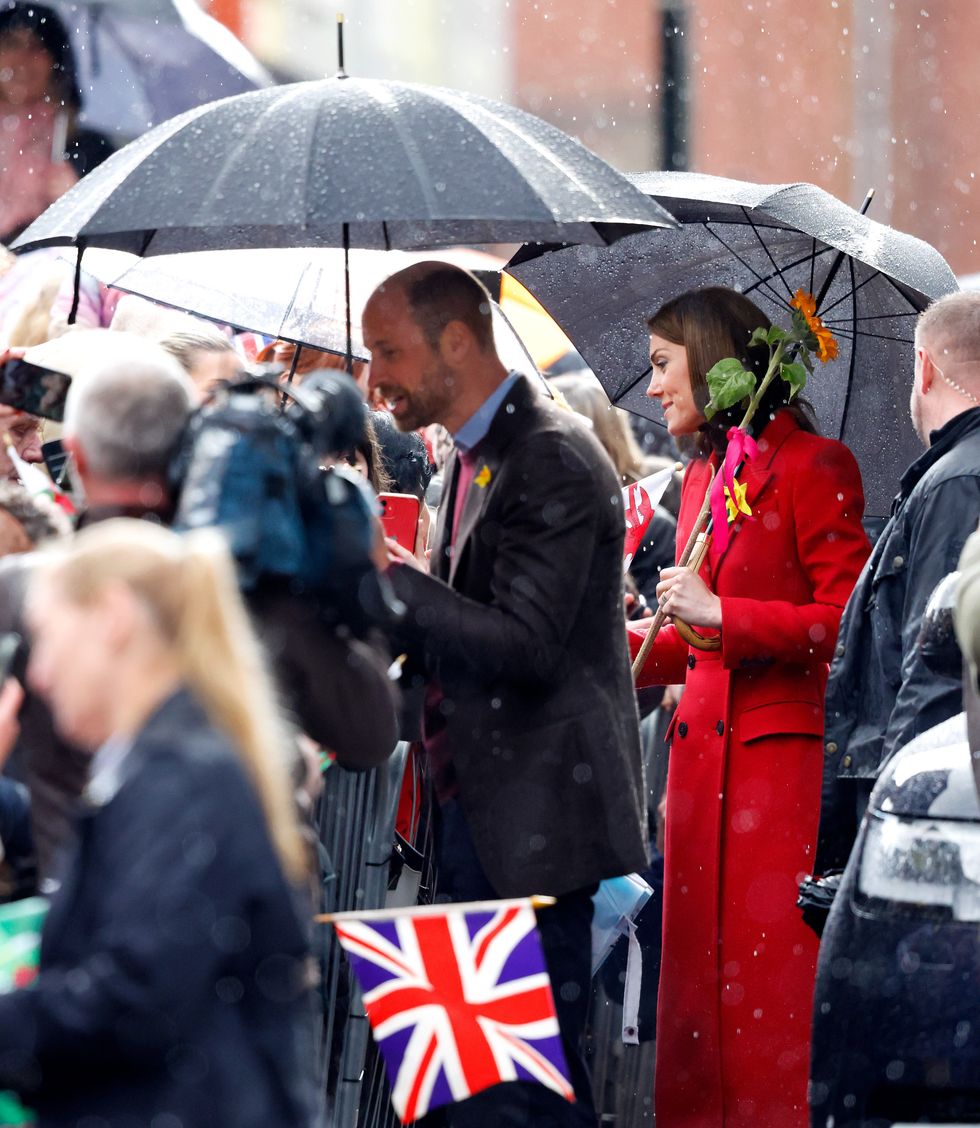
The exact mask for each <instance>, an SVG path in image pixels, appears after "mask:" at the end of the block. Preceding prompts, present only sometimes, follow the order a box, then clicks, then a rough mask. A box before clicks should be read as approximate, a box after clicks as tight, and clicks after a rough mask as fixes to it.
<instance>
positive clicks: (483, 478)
mask: <svg viewBox="0 0 980 1128" xmlns="http://www.w3.org/2000/svg"><path fill="white" fill-rule="evenodd" d="M492 476H493V475H492V474H491V473H490V467H489V466H488V465H487V464H486V463H485V462H484V464H483V469H482V470H481V471H480V473H479V474H477V476H476V477H475V478H474V479H473V481H474V482H476V484H477V485H478V486H479V487H480V489H481V490H485V489H486V488H487V486H489V485H490V479H491V477H492Z"/></svg>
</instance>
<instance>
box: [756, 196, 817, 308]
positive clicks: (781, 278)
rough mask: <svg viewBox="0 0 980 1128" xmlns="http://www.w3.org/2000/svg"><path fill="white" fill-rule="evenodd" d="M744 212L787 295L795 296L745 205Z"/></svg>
mask: <svg viewBox="0 0 980 1128" xmlns="http://www.w3.org/2000/svg"><path fill="white" fill-rule="evenodd" d="M742 214H743V215H744V216H745V222H746V223H747V224H748V225H749V227H751V228H752V234H753V235H754V236H755V237H756V239H758V241H759V246H760V247H762V249H763V251H765V254H766V258H767V259H769V261H770V262H771V263H772V268H773V270H774V271H775V272H776V273H777V275H778V276H779V280H780V281H781V282H782V284H783V285H784V286H785V287H786V293H787V295H788V296H789V297H790V298H792V297H793V291H792V289H791V288H790V285H789V283H788V282H787V281H786V276H785V275H784V274H783V272H782V271H781V270H780V269H779V263H777V262H776V260H775V259H774V258H773V255H772V251H771V250H770V249H769V245H768V243H766V241H765V239H763V238H762V236H761V235H760V234H759V228H758V227H757V226H756V224H755V223H754V222H753V220H752V217H751V215H749V212H748V209H747V208H744V207H743V208H742ZM812 276H813V273H812V267H811V277H812Z"/></svg>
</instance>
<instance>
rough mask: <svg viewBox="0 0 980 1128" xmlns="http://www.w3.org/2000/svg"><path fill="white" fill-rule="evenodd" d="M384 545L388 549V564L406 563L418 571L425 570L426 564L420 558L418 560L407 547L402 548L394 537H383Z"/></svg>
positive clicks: (426, 569) (426, 568)
mask: <svg viewBox="0 0 980 1128" xmlns="http://www.w3.org/2000/svg"><path fill="white" fill-rule="evenodd" d="M385 547H386V549H387V551H388V563H389V564H408V565H410V566H411V567H412V568H415V569H416V570H417V571H419V572H427V571H428V570H429V569H428V564H427V562H426V561H425V560H424V559H422V560H420V559H419V558H418V557H417V556H416V555H415V553H413V552H409V551H408V549H407V548H403V547H402V546H401V545H400V544H399V543H398V541H396V540H395V538H394V537H386V538H385Z"/></svg>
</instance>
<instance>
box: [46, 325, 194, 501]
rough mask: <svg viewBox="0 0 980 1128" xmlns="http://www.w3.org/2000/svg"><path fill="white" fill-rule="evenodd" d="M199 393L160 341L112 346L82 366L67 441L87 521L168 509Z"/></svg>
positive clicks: (69, 407) (69, 404)
mask: <svg viewBox="0 0 980 1128" xmlns="http://www.w3.org/2000/svg"><path fill="white" fill-rule="evenodd" d="M193 399H194V392H193V388H192V385H191V382H190V380H189V379H188V377H187V376H186V374H185V373H184V370H183V369H182V368H181V366H180V365H179V364H178V363H177V361H176V360H175V359H174V358H173V357H172V356H170V355H169V354H168V353H167V352H165V351H164V349H163V348H162V347H160V346H159V345H155V344H152V343H150V342H140V343H139V344H138V345H134V346H133V348H132V349H130V350H123V351H119V350H113V355H111V356H110V357H108V358H107V359H106V360H105V361H104V362H103V363H102V364H98V363H96V364H94V365H92V366H90V367H89V368H88V370H87V371H81V372H79V374H78V378H77V379H76V380H74V381H73V382H72V385H71V388H70V389H69V391H68V398H67V400H66V402H65V419H64V432H63V436H62V441H63V443H64V445H65V449H66V450H67V451H68V452H69V454H70V455H71V458H72V463H73V466H74V471H75V474H76V476H77V478H78V481H79V483H80V485H81V487H82V492H83V494H84V497H85V513H84V515H83V522H84V523H87V522H90V521H92V520H94V519H98V520H101V519H102V518H104V517H107V516H116V517H118V516H126V517H152V516H156V517H157V518H158V519H159V520H161V521H163V522H164V523H166V522H168V521H169V518H170V515H171V505H172V499H171V497H170V492H169V488H168V484H167V476H168V470H169V467H170V462H171V459H172V458H173V455H174V452H175V450H176V447H177V444H178V442H179V441H180V437H181V434H182V433H183V430H184V427H185V426H186V424H187V420H188V418H189V416H190V413H191V409H192V402H193Z"/></svg>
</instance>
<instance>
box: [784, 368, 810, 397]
mask: <svg viewBox="0 0 980 1128" xmlns="http://www.w3.org/2000/svg"><path fill="white" fill-rule="evenodd" d="M779 375H780V376H781V377H782V378H783V379H784V380H785V381H786V383H787V384H789V387H790V392H789V398H790V399H793V398H794V397H795V396H796V394H797V393H798V392H799V391H801V390H802V389H803V388H805V387H806V377H807V371H806V368H805V367H804V366H803V365H802V364H781V365H780V366H779Z"/></svg>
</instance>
